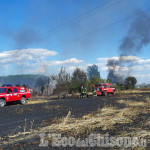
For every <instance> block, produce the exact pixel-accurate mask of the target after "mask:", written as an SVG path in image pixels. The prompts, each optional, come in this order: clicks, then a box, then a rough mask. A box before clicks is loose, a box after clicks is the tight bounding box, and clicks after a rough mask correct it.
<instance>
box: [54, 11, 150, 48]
mask: <svg viewBox="0 0 150 150" xmlns="http://www.w3.org/2000/svg"><path fill="white" fill-rule="evenodd" d="M147 11H150V9H147V10H145V12H147ZM140 14H142V12H138V13H136V15H131V16H128V17H126V18H124V19H120V20H118V21H116V22H113V23H111V24H109V25H107V26H104V27H101V28H98V29H96V30H94V31H92V32H89V33H86V34H84V35H81V36H79V37H77V38H74V39H72V40H70V41H67V42H64V43H62V44H59V45H56V46H54V47H52V48H51V49H54V48H57V47H60V46H63V45H66V44H68V43H72V42H73V41H76V40H78V39H81V38H83V37H86V36H89V35H91V34H93V33H96V32H99V31H102V30H104V29H106V28H109V27H112V26H114V25H116V24H119V23H121V22H124V21H128V20H129V19H131V18H133V17H136V16H138V15H140Z"/></svg>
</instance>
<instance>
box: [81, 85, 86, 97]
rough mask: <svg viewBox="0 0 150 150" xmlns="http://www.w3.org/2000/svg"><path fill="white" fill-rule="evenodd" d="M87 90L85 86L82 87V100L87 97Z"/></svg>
mask: <svg viewBox="0 0 150 150" xmlns="http://www.w3.org/2000/svg"><path fill="white" fill-rule="evenodd" d="M86 95H87V89H86V87H84V86H81V98H83V97H86Z"/></svg>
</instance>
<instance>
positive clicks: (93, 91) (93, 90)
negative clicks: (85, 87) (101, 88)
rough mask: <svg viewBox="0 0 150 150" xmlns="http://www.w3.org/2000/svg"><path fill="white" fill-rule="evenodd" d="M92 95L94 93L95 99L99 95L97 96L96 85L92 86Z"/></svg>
mask: <svg viewBox="0 0 150 150" xmlns="http://www.w3.org/2000/svg"><path fill="white" fill-rule="evenodd" d="M92 93H93V97H96V96H97V94H96V88H95V86H94V85H92Z"/></svg>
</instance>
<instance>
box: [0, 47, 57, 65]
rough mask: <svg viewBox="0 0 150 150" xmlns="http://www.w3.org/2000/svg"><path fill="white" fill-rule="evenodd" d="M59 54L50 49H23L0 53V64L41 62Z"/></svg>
mask: <svg viewBox="0 0 150 150" xmlns="http://www.w3.org/2000/svg"><path fill="white" fill-rule="evenodd" d="M56 54H57V52H55V51H50V50H48V49H31V48H30V49H21V50H10V51H4V52H1V53H0V63H1V64H6V63H17V64H19V63H21V62H24V61H32V60H41V59H44V58H46V57H48V56H54V55H56Z"/></svg>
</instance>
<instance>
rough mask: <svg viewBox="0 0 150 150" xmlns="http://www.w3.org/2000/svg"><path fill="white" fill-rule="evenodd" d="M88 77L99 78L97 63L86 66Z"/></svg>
mask: <svg viewBox="0 0 150 150" xmlns="http://www.w3.org/2000/svg"><path fill="white" fill-rule="evenodd" d="M87 75H88V78H89V79H90V80H91V79H92V78H93V77H96V78H100V72H99V71H98V66H97V65H94V64H93V65H92V66H88V68H87Z"/></svg>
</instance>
